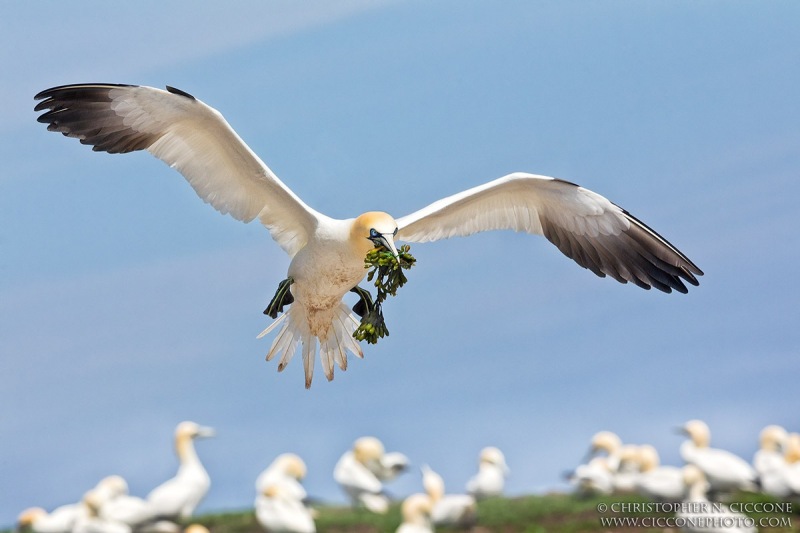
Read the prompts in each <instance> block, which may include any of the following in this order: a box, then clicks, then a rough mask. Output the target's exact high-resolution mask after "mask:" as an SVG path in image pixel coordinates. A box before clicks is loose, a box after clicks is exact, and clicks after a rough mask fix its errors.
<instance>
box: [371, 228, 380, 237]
mask: <svg viewBox="0 0 800 533" xmlns="http://www.w3.org/2000/svg"><path fill="white" fill-rule="evenodd" d="M378 237H380V233H378V232H377V231H375V228H372V229H370V230H369V238H370V239H377V238H378Z"/></svg>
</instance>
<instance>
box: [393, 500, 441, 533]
mask: <svg viewBox="0 0 800 533" xmlns="http://www.w3.org/2000/svg"><path fill="white" fill-rule="evenodd" d="M431 509H432V502H431V499H430V498H429V497H428V495H427V494H412V495H411V496H409V497H407V498H406V499H405V500H403V505H402V506H401V508H400V512H401V513H402V515H403V522H402V523H401V524H400V527H398V528H397V530H396V533H433V524H432V523H431Z"/></svg>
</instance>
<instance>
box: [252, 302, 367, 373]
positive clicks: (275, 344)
mask: <svg viewBox="0 0 800 533" xmlns="http://www.w3.org/2000/svg"><path fill="white" fill-rule="evenodd" d="M280 325H282V326H283V327H282V328H280V330H279V331H278V334H277V335H276V337H275V339H274V340H273V341H272V345H271V347H270V350H269V352H268V353H267V357H266V359H267V361H271V360H272V359H273V358H274V357H275V356H276V355H280V356H281V357H280V361H279V363H278V372H282V371H283V369H284V368H286V365H288V364H289V361H291V359H292V357H294V354H295V352H296V351H297V348H298V345H300V344H302V345H303V369H304V373H305V382H306V388H309V387H311V380H312V378H313V375H314V363H315V359H316V355H317V340H318V339H317V337H316V336H314V335H312V334H311V332H310V331H309V326H308V319H307V317H306V313H305V308H303V307H301V306H297V305H292V306H290V307H289V309H288V310H287V311H286V312H285V313H284V314H282V315H281V316H279V317H278V318H277V319H276V320H275V321H273V322H272V324H270V325H269V326H268V327H267V328H266V329H265V330H264V331H262V332H261V333H260V334H259V335H258V338H259V339H260V338H262V337H264V336H266V335H268V334H270V333H272V332H273V331H274V330H275V329H276V328H277V327H278V326H280ZM358 325H359V323H358V321H357V320H356V318H355V317H354V316H353V314H352V313H351V312H350V309H349V308H348V307H347V305H345V304H344V303H343V302H340V303H339V306H338V308H336V309H335V310H334V312H333V317H332V320H331V324H330V326H329V327H328V331H327V332H326V334H325V335H321V338H320V339H319V352H320V360H321V362H322V369H323V371H324V372H325V377H326V378H327V379H328V381H330V380H332V379H333V375H334V368H335V366H334V363H335V365H338V366H339V368H341V369H342V370H347V352H350V353H352V354H353V355H355V356H356V357H359V358H363V357H364V354H363V352H362V351H361V346H359V344H358V341H357V340H355V338H354V337H353V332H354V331H355V330H356V328H357V327H358Z"/></svg>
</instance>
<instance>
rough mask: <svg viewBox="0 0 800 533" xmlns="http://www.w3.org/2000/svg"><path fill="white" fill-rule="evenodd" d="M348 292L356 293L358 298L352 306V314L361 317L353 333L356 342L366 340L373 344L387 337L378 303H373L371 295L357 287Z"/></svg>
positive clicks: (387, 333)
mask: <svg viewBox="0 0 800 533" xmlns="http://www.w3.org/2000/svg"><path fill="white" fill-rule="evenodd" d="M350 292H354V293H356V294H357V295H358V298H359V300H358V302H356V304H355V305H354V306H353V312H354V313H355V314H357V315H358V316H360V317H361V324H360V325H359V326H358V328H357V329H356V331H355V332H354V333H353V336H354V337H355V338H356V340H360V341H363V340H366V341H367V342H368V343H370V344H375V343H377V342H378V339H379V338H381V337H386V336H387V335H389V330H388V329H387V328H386V321H385V320H384V319H383V310H382V309H381V304H380V302H378V303H376V302H375V301H373V299H372V294H370V292H369V291H368V290H366V289H362V288H361V287H359V286H357V285H356V286H355V287H353V288H352V289H350Z"/></svg>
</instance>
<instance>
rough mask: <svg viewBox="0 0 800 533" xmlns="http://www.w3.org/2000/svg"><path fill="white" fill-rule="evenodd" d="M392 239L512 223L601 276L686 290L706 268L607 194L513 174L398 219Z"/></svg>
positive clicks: (437, 236) (417, 238)
mask: <svg viewBox="0 0 800 533" xmlns="http://www.w3.org/2000/svg"><path fill="white" fill-rule="evenodd" d="M397 223H398V227H399V231H398V234H397V239H399V240H403V241H408V242H428V241H436V240H439V239H447V238H450V237H456V236H467V235H472V234H473V233H477V232H480V231H489V230H499V229H509V230H514V231H525V232H527V233H532V234H538V235H543V236H545V237H546V238H547V239H548V240H549V241H550V242H552V243H553V244H555V245H556V247H558V249H559V250H561V252H562V253H563V254H564V255H566V256H567V257H570V258H572V259H573V260H574V261H575V262H576V263H578V264H579V265H580V266H582V267H584V268H587V269H589V270H591V271H592V272H594V273H595V274H597V275H598V276H600V277H605V276H610V277H612V278H614V279H616V280H617V281H619V282H621V283H627V282H631V283H634V284H635V285H637V286H639V287H642V288H644V289H649V288H651V287H655V288H656V289H658V290H661V291H664V292H672V290H676V291H678V292H682V293H685V292H687V291H688V289H687V288H686V285H685V283H684V282H688V283H689V284H691V285H698V281H697V276H702V275H703V272H702V270H700V269H699V268H698V267H697V266H696V265H695V264H694V263H692V261H690V260H689V258H687V257H686V256H685V255H683V254H682V253H681V252H680V251H679V250H678V249H677V248H675V247H674V246H672V245H671V244H670V243H669V242H668V241H667V240H666V239H664V238H663V237H661V236H660V235H659V234H658V233H656V232H655V231H653V230H652V229H650V228H649V227H647V225H645V224H644V223H643V222H641V221H640V220H638V219H637V218H636V217H634V216H633V215H631V214H630V213H628V212H627V211H625V210H624V209H622V208H621V207H619V206H617V205H615V204H613V203H611V202H610V201H609V200H607V199H606V198H605V197H603V196H601V195H599V194H597V193H595V192H592V191H590V190H588V189H585V188H583V187H580V186H578V185H576V184H574V183H570V182H568V181H564V180H559V179H555V178H550V177H547V176H537V175H534V174H525V173H520V172H518V173H514V174H509V175H508V176H504V177H502V178H499V179H497V180H494V181H491V182H489V183H485V184H483V185H479V186H477V187H473V188H472V189H468V190H466V191H463V192H460V193H458V194H454V195H453V196H449V197H447V198H443V199H442V200H439V201H437V202H434V203H432V204H431V205H429V206H427V207H425V208H423V209H420V210H419V211H416V212H414V213H412V214H410V215H407V216H405V217H402V218H400V219H398V220H397Z"/></svg>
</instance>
